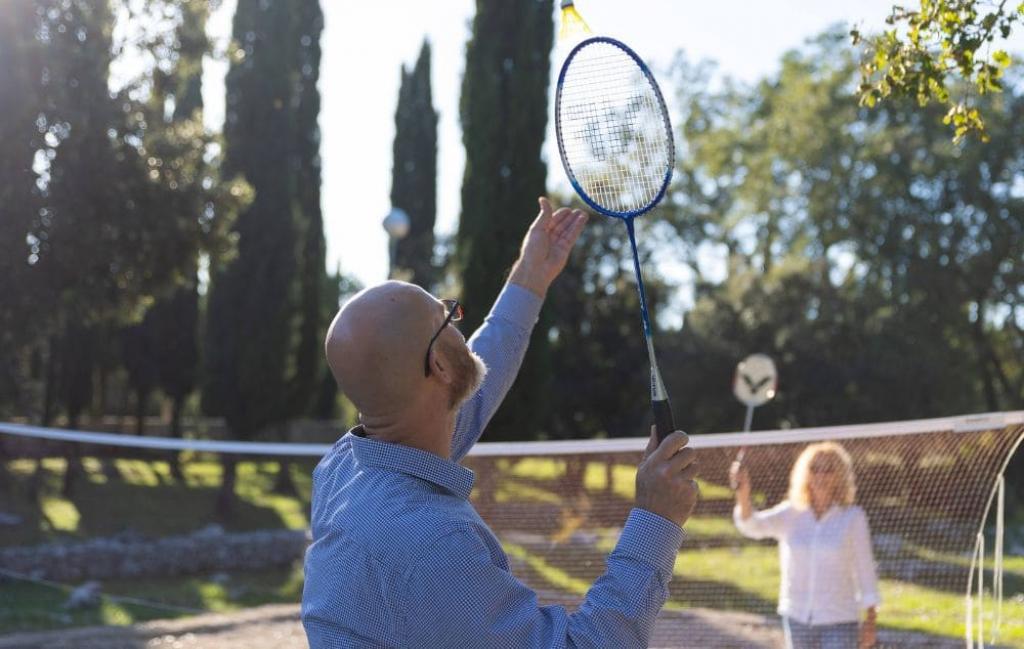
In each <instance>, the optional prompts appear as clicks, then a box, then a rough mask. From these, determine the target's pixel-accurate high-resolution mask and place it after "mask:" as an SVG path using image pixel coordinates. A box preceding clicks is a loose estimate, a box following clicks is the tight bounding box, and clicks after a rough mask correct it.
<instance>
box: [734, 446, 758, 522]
mask: <svg viewBox="0 0 1024 649" xmlns="http://www.w3.org/2000/svg"><path fill="white" fill-rule="evenodd" d="M729 485H730V486H731V487H732V488H733V490H734V491H735V492H736V504H737V505H739V506H740V518H742V519H743V520H747V519H748V518H750V515H751V513H752V509H753V507H752V505H751V502H750V473H749V472H748V471H747V467H746V465H744V464H743V455H742V453H741V454H740V455H739V456H738V457H737V458H736V461H735V462H733V463H732V466H731V467H730V468H729Z"/></svg>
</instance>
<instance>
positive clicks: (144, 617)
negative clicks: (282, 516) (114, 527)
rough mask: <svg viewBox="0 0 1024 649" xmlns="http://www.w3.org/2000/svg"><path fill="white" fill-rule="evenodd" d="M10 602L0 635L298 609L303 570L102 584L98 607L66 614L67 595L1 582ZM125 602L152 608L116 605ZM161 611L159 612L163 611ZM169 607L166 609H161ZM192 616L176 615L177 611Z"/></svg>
mask: <svg viewBox="0 0 1024 649" xmlns="http://www.w3.org/2000/svg"><path fill="white" fill-rule="evenodd" d="M0 588H2V589H3V590H4V592H5V594H10V595H11V596H12V597H11V598H6V597H5V598H4V599H3V600H0V634H5V633H15V632H30V631H39V630H54V629H63V628H74V627H81V626H97V625H115V626H123V625H127V624H135V623H139V622H146V621H150V620H160V619H174V618H179V617H184V616H188V615H193V614H196V613H201V612H227V611H234V610H239V609H244V608H251V607H255V606H261V605H264V604H279V603H289V604H296V603H298V602H299V601H300V600H301V598H302V568H301V566H300V565H298V564H296V565H295V566H293V567H291V568H282V569H276V570H265V571H258V572H232V573H221V574H219V575H216V576H213V575H195V576H187V577H162V578H147V579H134V580H109V581H105V582H103V594H104V597H103V599H102V603H101V604H100V605H99V606H98V607H95V608H85V609H79V610H75V611H66V610H64V609H63V604H64V602H65V601H66V599H67V593H66V591H64V590H62V589H59V588H54V587H51V586H45V585H40V584H35V583H30V582H23V581H15V580H7V581H0ZM117 597H127V598H132V599H135V600H140V601H145V602H148V603H151V604H153V606H147V605H145V604H141V603H137V602H124V601H118V600H117V599H116V598H117ZM161 605H162V606H161ZM164 607H168V608H164ZM179 608H180V609H190V610H175V609H179Z"/></svg>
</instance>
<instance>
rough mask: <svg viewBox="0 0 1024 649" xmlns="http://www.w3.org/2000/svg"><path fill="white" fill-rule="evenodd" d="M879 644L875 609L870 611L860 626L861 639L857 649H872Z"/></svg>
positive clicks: (872, 608)
mask: <svg viewBox="0 0 1024 649" xmlns="http://www.w3.org/2000/svg"><path fill="white" fill-rule="evenodd" d="M877 642H878V633H877V629H876V628H875V608H874V607H871V608H869V609H868V614H867V616H866V617H865V618H864V623H863V624H861V625H860V639H859V641H858V642H857V649H871V648H872V647H874V646H875V643H877Z"/></svg>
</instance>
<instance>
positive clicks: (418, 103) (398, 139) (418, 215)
mask: <svg viewBox="0 0 1024 649" xmlns="http://www.w3.org/2000/svg"><path fill="white" fill-rule="evenodd" d="M401 74H402V81H401V85H400V87H399V92H398V107H397V109H396V110H395V141H394V148H393V166H392V171H391V205H392V206H393V207H397V208H400V209H402V210H404V211H405V212H406V213H407V214H408V215H409V234H408V236H406V237H405V238H404V239H401V240H399V241H398V243H397V245H396V247H395V259H394V260H393V265H394V269H393V271H394V273H393V274H394V275H395V276H398V277H402V278H403V279H407V280H408V281H410V282H412V283H414V284H419V285H420V286H422V287H423V288H425V289H427V290H428V291H429V290H431V288H432V287H433V285H434V283H435V282H436V281H437V269H436V268H435V267H434V264H433V262H432V258H433V254H434V221H435V219H436V217H437V111H436V110H434V104H433V97H432V92H431V84H430V43H429V42H427V41H426V40H424V42H423V47H422V48H421V49H420V54H419V58H417V60H416V65H415V66H414V67H413V68H412V70H406V68H405V66H404V65H403V66H402V72H401Z"/></svg>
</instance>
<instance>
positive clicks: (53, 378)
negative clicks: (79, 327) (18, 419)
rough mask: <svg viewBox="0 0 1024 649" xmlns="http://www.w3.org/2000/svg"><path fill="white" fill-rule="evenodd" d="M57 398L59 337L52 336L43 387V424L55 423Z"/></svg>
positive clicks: (47, 352) (47, 351)
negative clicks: (54, 412) (54, 413)
mask: <svg viewBox="0 0 1024 649" xmlns="http://www.w3.org/2000/svg"><path fill="white" fill-rule="evenodd" d="M56 398H57V338H56V336H50V342H49V345H48V348H47V350H46V385H45V387H44V389H43V420H42V421H41V422H40V423H41V425H43V426H49V425H50V424H52V423H53V411H54V408H55V405H56V404H55V402H56Z"/></svg>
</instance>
